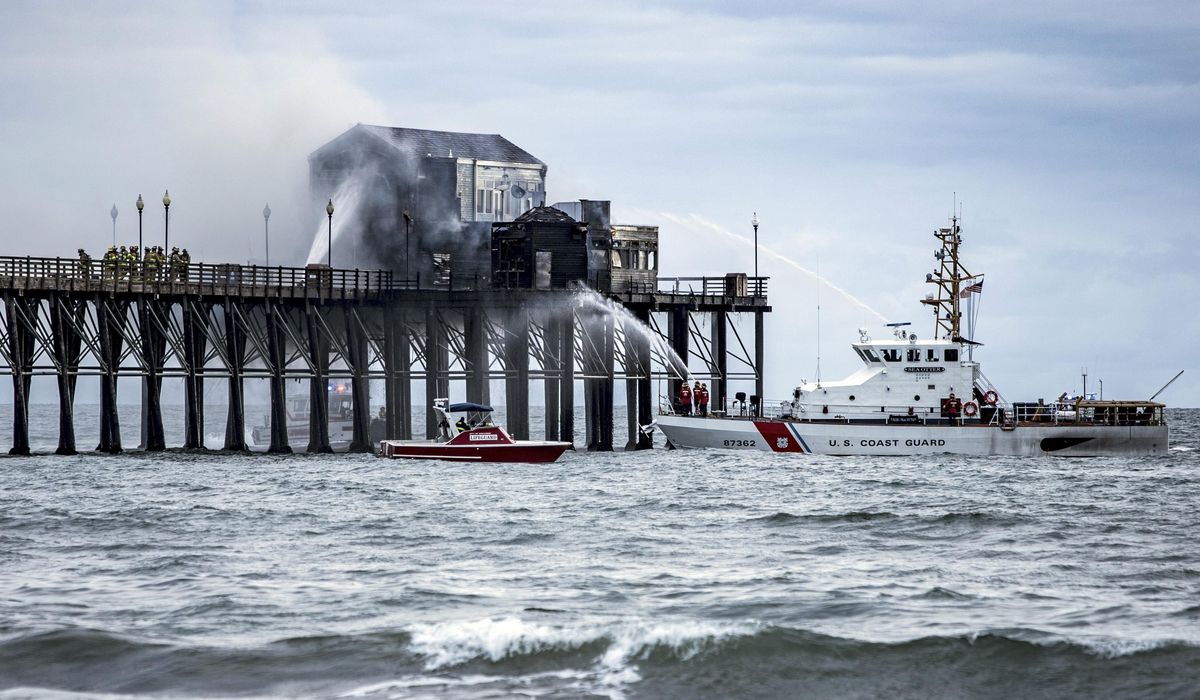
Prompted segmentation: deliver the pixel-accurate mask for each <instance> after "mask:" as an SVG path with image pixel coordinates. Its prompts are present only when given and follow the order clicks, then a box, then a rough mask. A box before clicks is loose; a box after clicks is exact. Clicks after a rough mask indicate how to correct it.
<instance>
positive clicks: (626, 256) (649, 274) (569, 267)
mask: <svg viewBox="0 0 1200 700" xmlns="http://www.w3.org/2000/svg"><path fill="white" fill-rule="evenodd" d="M611 220H612V213H611V204H610V203H609V202H607V201H597V200H588V199H581V200H579V201H576V202H558V203H556V204H554V206H550V207H536V208H534V209H531V210H530V211H528V212H526V213H524V214H522V215H521V216H519V217H517V218H516V219H515V220H514V221H511V222H503V223H497V224H493V226H492V270H491V282H492V286H493V287H502V288H509V289H517V288H520V289H564V288H567V287H570V286H572V285H573V284H586V285H587V286H589V287H591V288H592V289H595V290H597V291H600V292H616V293H627V292H635V291H645V290H652V289H656V288H657V284H658V227H657V226H629V225H622V224H612V223H611Z"/></svg>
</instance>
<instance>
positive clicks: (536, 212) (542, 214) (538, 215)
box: [515, 207, 576, 224]
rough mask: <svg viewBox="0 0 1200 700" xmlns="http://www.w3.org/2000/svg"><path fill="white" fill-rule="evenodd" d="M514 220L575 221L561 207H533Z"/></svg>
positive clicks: (571, 222) (565, 222)
mask: <svg viewBox="0 0 1200 700" xmlns="http://www.w3.org/2000/svg"><path fill="white" fill-rule="evenodd" d="M515 221H519V222H522V223H528V222H531V221H537V222H540V223H560V224H573V223H576V221H575V219H572V218H571V215H570V214H568V213H566V212H565V211H563V210H562V209H555V208H554V207H534V208H532V209H530V210H529V211H527V212H525V213H524V214H522V215H520V216H518V217H517V218H516V219H515Z"/></svg>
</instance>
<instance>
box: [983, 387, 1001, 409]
mask: <svg viewBox="0 0 1200 700" xmlns="http://www.w3.org/2000/svg"><path fill="white" fill-rule="evenodd" d="M999 400H1000V396H999V394H997V393H996V392H995V391H992V390H991V389H988V390H987V392H986V393H985V394H984V395H983V402H984V403H986V404H987V405H989V406H995V405H996V402H997V401H999Z"/></svg>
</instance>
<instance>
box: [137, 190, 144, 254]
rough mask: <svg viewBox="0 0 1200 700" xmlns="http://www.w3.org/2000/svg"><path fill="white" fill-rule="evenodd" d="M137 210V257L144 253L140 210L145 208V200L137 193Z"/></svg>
mask: <svg viewBox="0 0 1200 700" xmlns="http://www.w3.org/2000/svg"><path fill="white" fill-rule="evenodd" d="M136 204H137V210H138V257H139V259H140V258H141V256H142V255H143V254H144V251H143V250H142V210H143V209H145V208H146V202H145V201H143V200H142V195H140V194H139V195H138V201H137V202H136Z"/></svg>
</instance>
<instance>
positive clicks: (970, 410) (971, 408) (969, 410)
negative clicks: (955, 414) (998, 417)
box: [963, 401, 979, 418]
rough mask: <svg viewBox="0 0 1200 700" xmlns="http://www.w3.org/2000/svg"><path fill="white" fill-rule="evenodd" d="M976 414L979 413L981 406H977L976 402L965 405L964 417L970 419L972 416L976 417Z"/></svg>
mask: <svg viewBox="0 0 1200 700" xmlns="http://www.w3.org/2000/svg"><path fill="white" fill-rule="evenodd" d="M976 413H979V405H978V404H976V403H975V402H974V401H968V402H966V403H964V404H963V415H964V416H967V417H968V418H970V417H971V416H974V415H975V414H976Z"/></svg>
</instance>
